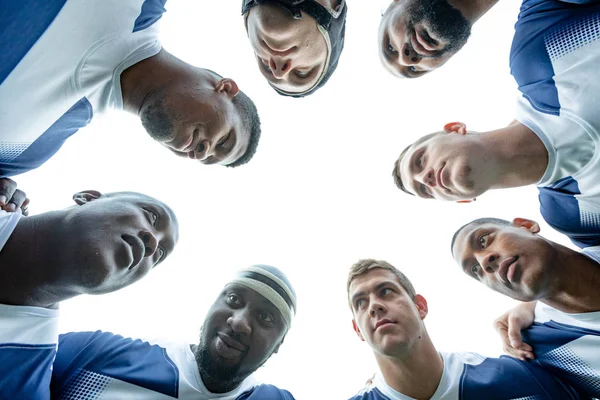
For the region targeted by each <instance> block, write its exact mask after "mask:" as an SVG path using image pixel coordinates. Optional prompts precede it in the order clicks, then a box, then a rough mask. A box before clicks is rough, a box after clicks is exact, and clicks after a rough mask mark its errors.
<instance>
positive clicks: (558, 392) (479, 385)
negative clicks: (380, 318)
mask: <svg viewBox="0 0 600 400" xmlns="http://www.w3.org/2000/svg"><path fill="white" fill-rule="evenodd" d="M442 356H443V357H444V372H443V373H442V379H441V380H440V383H439V385H438V387H437V389H436V391H435V393H434V394H433V396H432V397H431V399H430V400H483V399H485V400H550V399H553V400H571V399H573V400H574V399H582V397H580V396H579V394H578V393H576V392H575V391H574V390H573V389H572V388H571V387H569V386H568V385H565V384H564V383H563V382H561V381H560V380H559V379H557V378H556V377H554V376H553V375H552V374H550V373H549V372H548V371H546V370H545V369H543V368H541V367H539V366H538V365H533V364H529V363H526V362H524V361H520V360H517V359H514V358H512V357H506V356H502V357H500V358H486V357H483V356H481V355H479V354H475V353H443V354H442ZM351 400H414V399H413V398H412V397H408V396H406V395H403V394H402V393H399V392H398V391H396V390H394V389H392V388H391V387H390V386H388V385H387V383H386V382H385V380H384V379H383V377H382V376H381V375H377V376H376V378H375V379H374V381H373V384H372V385H369V386H368V387H367V388H365V389H363V390H362V391H361V392H359V393H358V394H357V395H356V396H354V397H352V399H351Z"/></svg>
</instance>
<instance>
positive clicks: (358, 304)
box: [354, 299, 365, 310]
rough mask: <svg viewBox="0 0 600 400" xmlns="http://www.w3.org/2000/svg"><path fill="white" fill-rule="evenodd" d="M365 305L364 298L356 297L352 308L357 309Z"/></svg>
mask: <svg viewBox="0 0 600 400" xmlns="http://www.w3.org/2000/svg"><path fill="white" fill-rule="evenodd" d="M364 305H365V299H357V300H356V301H355V302H354V309H356V310H359V309H361V308H362V307H363V306H364Z"/></svg>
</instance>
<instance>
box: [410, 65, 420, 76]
mask: <svg viewBox="0 0 600 400" xmlns="http://www.w3.org/2000/svg"><path fill="white" fill-rule="evenodd" d="M408 70H409V71H410V72H412V73H413V74H414V73H416V72H419V71H418V70H417V69H416V68H415V67H413V66H412V65H411V66H409V67H408Z"/></svg>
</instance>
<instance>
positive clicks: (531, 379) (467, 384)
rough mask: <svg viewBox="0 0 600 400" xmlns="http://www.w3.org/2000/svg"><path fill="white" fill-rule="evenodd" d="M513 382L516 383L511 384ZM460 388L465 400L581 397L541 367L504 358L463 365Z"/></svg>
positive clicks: (562, 399)
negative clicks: (516, 383)
mask: <svg viewBox="0 0 600 400" xmlns="http://www.w3.org/2000/svg"><path fill="white" fill-rule="evenodd" d="M515 381H518V382H519V384H518V385H515V384H514V383H515ZM460 386H461V390H460V394H459V399H465V400H470V399H473V400H474V399H486V400H506V399H517V398H526V397H528V396H531V398H535V399H536V400H542V399H546V400H550V399H556V400H558V399H561V400H569V399H570V400H575V399H580V398H581V397H580V396H579V395H578V394H577V393H576V392H575V391H574V390H573V389H572V388H570V387H568V386H566V385H565V384H563V383H562V382H561V381H559V380H558V379H556V378H554V377H553V376H552V375H550V374H548V373H547V372H546V371H545V370H544V369H543V368H541V367H539V366H537V365H533V364H528V363H526V362H524V361H520V360H517V359H515V358H512V357H507V356H502V357H500V358H487V359H485V360H484V361H483V362H482V363H481V364H479V365H465V369H464V371H463V376H462V377H461V385H460Z"/></svg>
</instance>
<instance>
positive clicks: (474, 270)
mask: <svg viewBox="0 0 600 400" xmlns="http://www.w3.org/2000/svg"><path fill="white" fill-rule="evenodd" d="M471 275H473V276H474V277H478V276H479V265H477V264H475V265H473V266H472V267H471Z"/></svg>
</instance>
